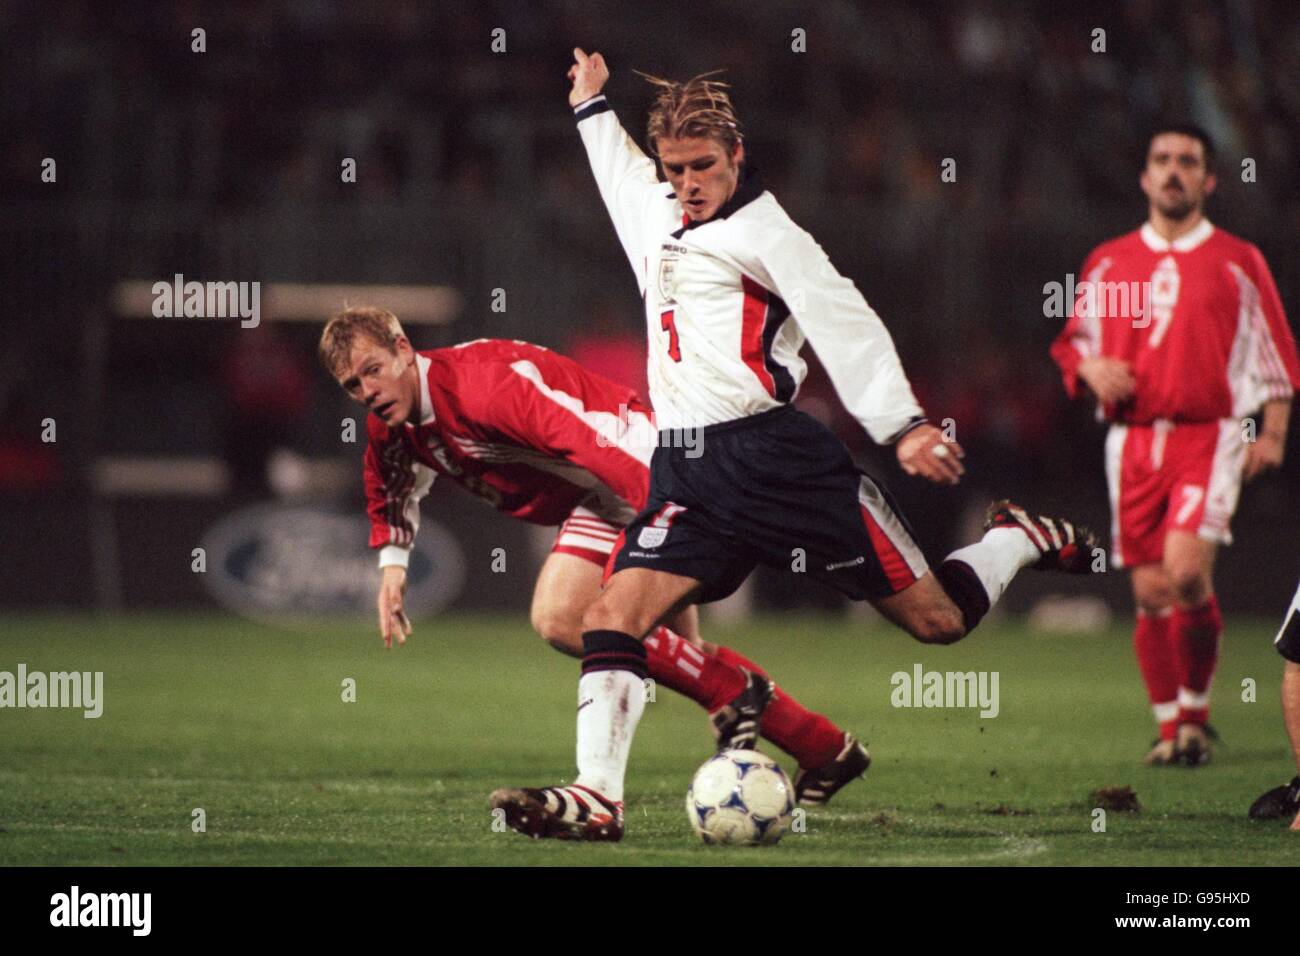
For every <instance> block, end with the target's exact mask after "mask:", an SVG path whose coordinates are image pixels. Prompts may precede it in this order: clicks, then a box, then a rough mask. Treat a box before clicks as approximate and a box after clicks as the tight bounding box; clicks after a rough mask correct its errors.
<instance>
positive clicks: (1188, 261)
mask: <svg viewBox="0 0 1300 956" xmlns="http://www.w3.org/2000/svg"><path fill="white" fill-rule="evenodd" d="M1081 277H1082V282H1081V283H1080V288H1079V294H1078V296H1077V297H1076V299H1075V301H1074V307H1073V308H1072V309H1071V314H1070V319H1069V321H1068V322H1067V323H1066V326H1065V328H1064V329H1063V330H1062V332H1061V334H1060V335H1059V336H1057V338H1056V341H1055V342H1054V343H1053V344H1052V357H1053V358H1054V359H1055V360H1056V363H1057V364H1058V365H1059V366H1060V367H1061V372H1062V374H1063V376H1064V379H1065V388H1066V391H1067V392H1069V394H1070V396H1071V397H1074V396H1075V395H1077V394H1078V391H1079V388H1080V382H1079V379H1078V374H1077V370H1078V367H1079V362H1080V361H1081V360H1082V359H1084V358H1087V357H1090V356H1098V355H1100V356H1106V357H1110V358H1118V359H1124V360H1125V361H1127V362H1128V363H1129V364H1130V365H1131V366H1132V368H1133V374H1134V377H1135V378H1136V379H1137V388H1136V391H1135V394H1134V396H1133V398H1131V399H1129V400H1128V401H1126V402H1124V403H1122V404H1121V405H1120V406H1118V407H1111V406H1108V407H1106V408H1104V409H1103V410H1102V411H1103V414H1104V416H1105V417H1106V418H1107V419H1109V420H1111V421H1118V422H1125V423H1127V424H1131V425H1146V424H1150V423H1151V422H1153V421H1156V420H1157V419H1167V420H1169V421H1183V422H1204V421H1212V420H1214V419H1222V418H1238V417H1240V416H1242V415H1246V414H1249V413H1250V412H1253V411H1255V410H1256V409H1258V408H1259V407H1260V406H1261V405H1262V404H1263V403H1264V402H1266V401H1268V400H1270V399H1278V398H1289V397H1291V396H1292V395H1293V394H1294V393H1295V389H1296V388H1297V387H1298V386H1300V362H1297V359H1296V346H1295V339H1294V338H1293V337H1292V334H1291V329H1290V327H1289V326H1288V325H1287V321H1286V315H1285V314H1284V312H1283V310H1282V301H1281V299H1280V298H1279V297H1278V294H1277V286H1275V285H1274V283H1273V276H1272V275H1271V274H1270V273H1269V271H1268V264H1267V263H1265V261H1264V257H1263V256H1262V255H1261V254H1260V251H1259V250H1258V249H1257V248H1255V247H1254V246H1253V245H1251V244H1250V243H1249V242H1246V241H1245V240H1243V239H1239V238H1237V237H1236V236H1233V235H1231V234H1230V233H1227V232H1224V231H1223V230H1222V229H1217V228H1215V227H1214V226H1213V225H1211V224H1210V222H1209V221H1208V220H1202V221H1201V223H1200V225H1198V226H1197V227H1196V228H1195V229H1193V230H1192V231H1191V232H1189V233H1187V234H1186V235H1184V236H1181V237H1179V238H1178V239H1176V240H1174V241H1173V242H1168V241H1166V240H1165V239H1163V238H1161V236H1160V235H1159V233H1157V232H1156V231H1155V229H1154V228H1153V227H1152V226H1151V224H1150V223H1146V224H1144V225H1143V226H1142V228H1140V229H1138V230H1136V231H1134V232H1131V233H1129V234H1128V235H1125V236H1120V237H1119V238H1118V239H1112V240H1110V241H1109V242H1105V243H1102V244H1101V245H1100V246H1098V247H1097V248H1096V249H1094V250H1093V252H1092V254H1091V255H1089V256H1088V258H1087V260H1086V261H1085V262H1084V264H1083V271H1082V273H1081Z"/></svg>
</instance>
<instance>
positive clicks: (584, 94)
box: [569, 47, 609, 106]
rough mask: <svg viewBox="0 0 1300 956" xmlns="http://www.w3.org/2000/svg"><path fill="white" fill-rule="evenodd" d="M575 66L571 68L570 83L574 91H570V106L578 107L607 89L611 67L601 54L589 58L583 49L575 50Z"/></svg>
mask: <svg viewBox="0 0 1300 956" xmlns="http://www.w3.org/2000/svg"><path fill="white" fill-rule="evenodd" d="M573 59H574V63H573V66H571V67H569V81H570V82H571V83H572V84H573V89H572V90H570V91H569V105H570V106H577V105H578V104H579V103H583V102H586V101H587V100H589V99H591V98H592V97H593V96H596V95H598V94H599V93H600V91H601V90H603V89H604V88H605V82H606V81H607V80H608V79H609V67H607V66H606V65H605V58H604V57H603V56H601V55H600V54H599V53H593V54H591V56H588V55H587V54H586V53H584V52H582V48H581V47H574V48H573Z"/></svg>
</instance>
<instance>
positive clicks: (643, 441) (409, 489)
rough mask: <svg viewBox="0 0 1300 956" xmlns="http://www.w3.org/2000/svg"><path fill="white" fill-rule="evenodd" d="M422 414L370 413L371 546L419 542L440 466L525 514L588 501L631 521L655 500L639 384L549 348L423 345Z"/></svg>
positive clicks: (419, 356) (564, 513)
mask: <svg viewBox="0 0 1300 956" xmlns="http://www.w3.org/2000/svg"><path fill="white" fill-rule="evenodd" d="M416 364H417V366H418V369H419V372H420V410H419V416H420V422H419V424H418V425H417V424H411V423H406V424H403V425H402V426H400V427H398V428H389V427H388V426H387V425H385V424H384V423H383V422H382V421H381V420H380V419H379V418H378V417H376V416H375V415H369V416H367V429H368V431H369V436H370V440H369V447H368V448H367V449H366V460H365V479H366V500H367V511H368V513H369V515H370V546H371V547H372V548H380V547H384V546H385V545H397V546H400V547H410V545H411V543H412V541H413V539H414V537H415V532H416V529H417V528H418V527H419V520H420V519H419V502H420V499H421V498H422V497H424V495H425V494H426V493H427V492H428V490H429V487H430V486H431V485H432V483H433V479H434V477H435V476H436V475H439V474H441V475H446V476H447V477H448V478H450V479H451V480H452V481H454V482H456V483H457V484H459V485H461V486H463V487H465V488H467V489H468V490H469V491H472V492H473V493H474V494H476V495H478V496H480V497H482V498H484V499H486V500H487V501H488V502H489V503H490V504H491V505H492V506H493V507H495V508H497V509H498V510H500V511H504V512H505V513H506V514H508V515H510V516H511V517H514V518H520V519H522V520H524V521H531V522H533V523H535V524H542V525H558V524H559V523H560V522H562V521H563V520H564V519H565V518H567V517H568V516H569V514H570V512H572V511H573V509H574V508H575V507H576V506H577V505H579V504H586V505H587V507H589V508H592V509H593V510H594V511H596V512H597V513H598V514H600V515H601V516H602V517H605V518H607V519H609V520H610V521H615V520H616V519H617V522H616V523H618V524H623V523H626V522H627V521H629V520H630V519H631V518H632V516H633V515H635V513H636V512H637V511H639V510H640V509H641V507H642V506H643V505H644V504H645V500H646V495H647V493H648V490H649V480H650V471H649V466H650V455H651V453H652V452H653V450H654V439H655V434H656V433H655V431H654V425H653V419H652V417H651V414H650V410H649V408H648V407H647V406H645V405H644V404H643V403H642V402H641V400H640V399H639V398H637V395H636V393H635V392H633V391H632V390H631V389H629V388H625V387H623V386H621V385H616V384H614V383H613V382H610V381H608V380H607V379H603V378H601V377H600V376H598V375H594V374H592V373H590V372H588V371H586V370H585V369H583V368H582V366H580V365H578V364H577V363H576V362H574V361H572V360H570V359H567V358H565V357H564V356H562V355H559V354H557V353H555V352H552V351H550V350H549V349H544V348H542V347H541V346H537V345H530V344H528V343H526V342H514V341H507V340H503V339H480V340H479V341H476V342H467V343H465V344H464V345H459V346H456V347H454V348H446V349H433V350H431V351H428V352H417V353H416Z"/></svg>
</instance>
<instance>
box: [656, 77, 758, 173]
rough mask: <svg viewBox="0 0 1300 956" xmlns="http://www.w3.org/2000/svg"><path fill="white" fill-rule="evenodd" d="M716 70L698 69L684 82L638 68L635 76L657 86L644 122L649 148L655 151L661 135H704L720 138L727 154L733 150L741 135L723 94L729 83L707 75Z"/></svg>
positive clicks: (731, 108) (738, 124)
mask: <svg viewBox="0 0 1300 956" xmlns="http://www.w3.org/2000/svg"><path fill="white" fill-rule="evenodd" d="M720 72H721V71H720V70H713V71H711V72H709V73H701V74H700V75H699V76H695V77H692V78H691V79H689V80H687V81H686V82H685V83H678V82H676V81H674V80H665V79H663V78H661V77H658V76H650V75H649V74H648V73H640V72H638V74H637V75H638V76H640V77H641V78H642V79H644V80H645V81H646V82H647V83H649V84H650V85H651V86H653V87H655V88H656V89H657V90H658V92H657V93H656V94H655V102H654V106H652V107H651V108H650V119H649V122H648V123H647V125H646V138H647V139H648V140H649V142H650V148H651V149H652V150H654V151H655V152H656V153H657V152H658V151H659V148H658V142H659V139H660V138H661V137H668V138H669V139H677V138H679V137H693V136H707V137H710V138H712V139H716V140H718V141H720V142H721V143H722V145H723V146H724V147H725V148H726V150H727V153H728V154H730V153H732V152H734V151H735V148H736V146H737V144H738V143H740V142H741V141H742V140H743V139H744V135H743V134H742V133H741V130H740V120H738V119H737V118H736V110H735V107H733V106H732V105H731V97H730V96H729V95H728V94H727V90H729V89H730V88H731V86H730V84H727V83H723V82H722V81H721V80H713V79H709V77H711V76H715V75H717V74H718V73H720Z"/></svg>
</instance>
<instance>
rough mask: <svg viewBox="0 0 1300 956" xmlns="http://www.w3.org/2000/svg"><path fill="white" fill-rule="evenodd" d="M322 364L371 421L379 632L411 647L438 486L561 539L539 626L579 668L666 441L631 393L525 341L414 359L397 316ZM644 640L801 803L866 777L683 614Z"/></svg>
mask: <svg viewBox="0 0 1300 956" xmlns="http://www.w3.org/2000/svg"><path fill="white" fill-rule="evenodd" d="M320 356H321V361H322V363H323V364H324V365H325V367H326V368H327V369H328V370H329V372H330V374H331V375H333V376H334V378H335V380H336V381H337V382H338V383H339V384H340V385H341V386H342V387H343V389H344V390H345V391H346V392H347V393H348V395H349V396H351V397H352V398H353V399H355V400H356V401H357V402H359V403H361V404H362V405H364V406H365V407H366V408H367V409H369V410H370V415H368V416H367V418H366V423H367V431H368V433H369V443H368V445H367V448H366V456H365V485H366V500H367V511H368V513H369V516H370V528H371V530H370V546H371V547H372V548H375V549H377V550H379V553H380V560H379V563H380V567H381V568H382V581H381V584H380V589H379V598H378V610H379V630H380V633H381V634H382V636H383V639H384V645H385V646H386V647H391V646H392V641H393V638H394V637H396V639H397V643H398V644H404V643H405V642H406V636H407V635H409V634H410V633H411V625H410V622H409V621H408V620H407V618H406V615H405V613H404V611H403V609H402V595H403V592H404V590H405V587H406V565H407V559H408V557H409V551H410V547H411V544H412V541H413V540H414V538H415V534H416V531H417V529H418V528H419V520H420V511H419V506H420V499H421V498H423V497H424V495H425V494H427V493H428V490H429V488H430V486H431V485H432V483H433V480H434V478H435V477H436V476H438V475H444V476H446V477H447V478H448V479H450V480H451V481H454V482H456V483H457V484H459V485H461V486H462V487H464V488H465V489H467V490H468V491H470V492H472V493H474V494H475V495H478V496H479V497H481V498H484V499H486V500H487V501H488V503H489V504H491V505H492V506H493V507H495V508H496V509H497V510H499V511H503V512H505V513H506V514H508V515H510V516H511V517H514V518H519V519H520V520H523V521H528V522H531V523H533V524H540V525H551V526H557V525H558V526H559V532H558V534H557V536H556V540H555V546H554V547H553V549H552V552H551V555H550V556H549V557H548V558H547V560H546V563H545V564H544V565H543V567H542V571H541V573H540V575H539V576H538V579H537V584H536V587H535V590H534V594H533V606H532V623H533V627H534V628H535V629H536V630H537V632H538V633H539V634H540V635H541V636H542V638H543V639H545V640H546V641H547V643H549V644H550V645H551V646H552V647H555V648H556V649H557V650H560V651H562V652H564V653H566V654H568V655H570V656H574V657H581V656H582V615H583V612H584V611H585V610H586V609H587V607H588V606H589V605H590V604H591V603H592V601H594V600H595V599H596V597H597V596H598V594H599V593H600V588H601V579H602V576H603V571H604V566H605V563H606V561H607V560H608V559H609V556H610V554H611V553H612V552H613V550H614V545H615V542H616V540H617V538H618V536H619V532H620V531H621V530H622V528H623V525H624V524H626V523H627V522H628V521H629V520H630V519H631V518H632V517H633V516H635V515H636V513H637V512H638V511H639V510H640V509H641V508H642V507H643V506H644V505H645V501H646V497H647V495H648V492H649V481H650V470H649V461H650V455H651V453H652V452H653V450H654V445H655V441H656V439H657V436H658V432H657V431H656V429H655V426H654V422H653V419H652V417H651V414H650V410H649V408H647V407H646V406H645V405H644V404H643V403H642V402H641V400H640V399H639V398H638V397H637V396H636V393H635V392H633V391H632V390H631V389H629V388H625V387H623V386H621V385H616V384H614V383H613V382H610V381H609V380H607V379H604V378H601V377H600V376H598V375H594V374H592V373H590V372H587V371H586V370H584V369H583V368H582V367H581V366H580V365H578V364H577V363H576V362H573V361H571V360H570V359H567V358H565V357H564V356H562V355H558V354H556V353H555V352H551V351H549V350H548V349H544V348H541V347H540V346H537V345H530V344H529V343H527V342H518V341H507V340H501V339H480V340H478V341H476V342H467V343H465V344H464V345H459V346H456V347H454V348H445V349H433V350H431V351H427V352H416V351H415V350H414V348H413V347H412V346H411V343H410V341H409V340H408V339H407V338H406V336H405V334H403V332H402V328H401V325H400V324H399V322H398V320H397V317H396V316H395V315H393V314H392V313H391V312H387V311H385V310H382V309H376V308H352V309H348V310H346V311H344V312H342V313H340V314H339V315H337V316H335V317H334V318H333V319H331V320H330V322H329V323H328V324H327V325H326V327H325V330H324V332H323V333H322V335H321V344H320ZM669 623H670V624H671V627H659V628H657V629H656V630H655V631H654V632H653V634H652V635H651V637H650V638H648V639H647V641H646V648H647V651H648V665H649V671H648V672H649V676H650V677H652V678H653V679H654V680H655V681H656V682H657V683H660V684H663V685H664V686H666V687H669V688H671V689H673V690H675V691H677V692H679V693H681V694H683V695H685V696H687V697H689V698H690V699H692V700H694V701H695V702H696V703H698V704H700V705H701V706H702V707H704V708H705V709H706V710H707V711H708V712H709V714H710V716H711V718H712V723H713V726H714V730H715V732H716V733H717V735H718V745H719V747H720V748H721V749H726V748H729V747H752V746H754V743H755V742H756V739H757V737H758V736H759V735H760V734H761V735H762V736H764V737H766V738H767V739H768V740H771V741H772V742H773V743H774V744H776V745H777V746H778V747H780V748H781V749H782V750H785V751H786V752H787V753H789V754H790V755H791V756H793V757H794V758H795V759H796V760H798V761H799V767H800V771H799V773H798V775H797V776H796V778H795V790H796V797H797V798H798V799H799V800H800V801H801V802H803V803H806V804H818V803H825V802H826V801H827V800H829V799H830V797H831V796H832V795H833V794H834V793H835V792H836V791H838V790H839V789H840V788H841V787H843V786H844V785H845V784H847V783H849V782H850V781H852V780H854V779H856V778H857V777H859V776H861V775H862V773H863V772H864V771H865V770H866V769H867V765H868V764H869V763H870V758H869V756H868V755H867V751H866V749H865V748H864V747H863V746H862V744H861V743H859V742H858V741H857V740H856V738H854V736H853V735H852V734H849V733H846V732H844V731H842V730H841V729H839V728H838V727H836V726H835V724H833V723H832V722H831V721H830V720H829V719H828V718H826V717H824V716H822V715H821V714H816V713H812V712H810V711H808V710H806V709H805V708H804V707H803V706H802V705H801V704H799V703H798V701H796V700H794V698H792V697H790V696H789V695H788V694H786V693H785V692H784V691H783V690H781V689H780V688H779V687H777V686H776V685H775V684H774V683H772V682H771V680H770V679H768V677H767V675H766V674H765V673H764V671H763V669H762V668H760V667H759V666H758V665H757V664H754V663H753V662H752V661H749V660H747V659H746V658H744V657H742V656H741V655H740V654H738V653H737V652H736V651H734V650H732V649H730V648H727V647H721V646H718V645H714V644H709V643H707V642H705V641H703V640H701V638H700V636H699V628H698V620H697V611H696V609H695V608H694V607H690V608H687V609H686V610H685V611H684V612H682V613H680V614H678V615H677V616H676V617H675V618H674V619H673V620H671V621H670V622H669Z"/></svg>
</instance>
